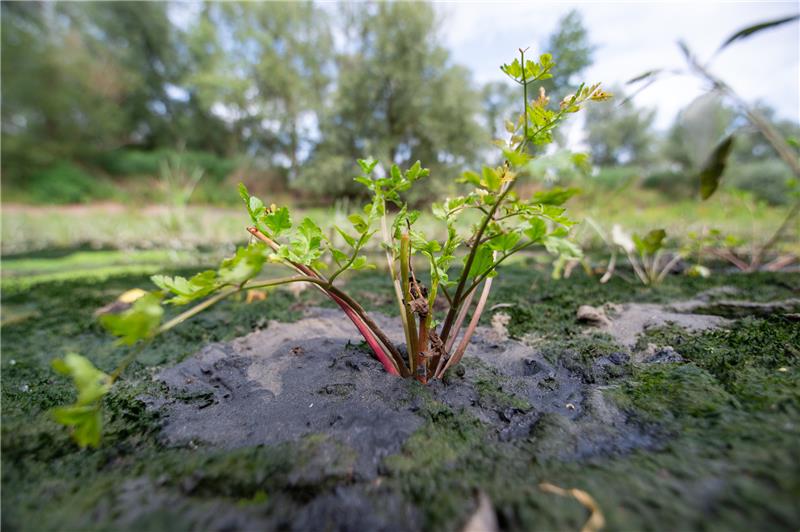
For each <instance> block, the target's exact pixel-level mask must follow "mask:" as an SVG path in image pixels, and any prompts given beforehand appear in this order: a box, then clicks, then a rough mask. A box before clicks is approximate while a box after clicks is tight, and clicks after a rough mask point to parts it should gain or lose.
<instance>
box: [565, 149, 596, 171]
mask: <svg viewBox="0 0 800 532" xmlns="http://www.w3.org/2000/svg"><path fill="white" fill-rule="evenodd" d="M570 158H571V159H572V164H573V165H574V166H575V168H577V169H578V171H580V172H581V173H582V174H584V175H589V172H591V171H592V160H591V158H590V157H589V154H588V153H573V154H572V156H571V157H570Z"/></svg>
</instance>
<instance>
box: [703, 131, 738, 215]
mask: <svg viewBox="0 0 800 532" xmlns="http://www.w3.org/2000/svg"><path fill="white" fill-rule="evenodd" d="M732 146H733V135H728V136H727V137H725V138H724V139H722V141H721V142H720V143H719V144H717V145H716V147H715V148H714V151H712V152H711V155H710V156H709V158H708V160H707V161H706V163H705V165H703V169H702V170H700V197H701V198H702V199H704V200H707V199H708V198H710V197H711V196H712V195H713V194H714V192H715V191H716V190H717V187H719V180H720V178H721V177H722V173H723V172H724V171H725V165H726V164H727V161H728V155H730V153H731V147H732Z"/></svg>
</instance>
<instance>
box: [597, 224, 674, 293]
mask: <svg viewBox="0 0 800 532" xmlns="http://www.w3.org/2000/svg"><path fill="white" fill-rule="evenodd" d="M666 237H667V232H666V231H664V230H663V229H653V230H652V231H650V232H649V233H647V234H646V235H644V236H639V235H637V234H635V233H634V234H633V235H629V234H628V233H626V232H625V231H623V229H622V228H621V227H620V226H619V225H615V226H614V227H613V229H612V230H611V241H612V242H613V244H614V245H615V246H617V247H618V248H619V249H621V250H622V251H623V253H625V256H626V257H627V259H628V262H629V263H630V265H631V267H632V268H633V272H634V274H636V277H637V278H638V279H639V280H640V281H641V282H642V284H645V285H655V284H661V282H662V281H663V280H664V277H666V276H667V274H668V273H669V272H671V271H672V269H673V268H674V267H675V265H676V264H677V263H678V262H679V261H680V260H681V259H682V258H683V253H682V252H680V251H678V252H673V253H672V254H671V256H670V255H668V254H667V252H666V250H665V249H664V240H665V239H666ZM615 263H616V250H615V251H614V252H613V253H612V256H611V262H610V263H609V268H608V269H607V270H606V275H605V276H603V278H602V279H601V282H606V281H608V278H610V276H611V275H613V272H614V264H615ZM606 276H608V277H606Z"/></svg>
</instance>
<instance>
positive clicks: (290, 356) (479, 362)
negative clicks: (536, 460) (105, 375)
mask: <svg viewBox="0 0 800 532" xmlns="http://www.w3.org/2000/svg"><path fill="white" fill-rule="evenodd" d="M376 320H377V321H378V323H380V324H382V326H383V327H384V328H385V329H386V330H387V331H388V334H389V335H390V337H394V338H395V339H398V337H400V336H401V335H402V332H401V331H400V330H397V328H396V326H395V325H394V323H393V321H392V320H391V319H389V318H387V317H384V316H382V315H376ZM495 337H496V334H495V333H494V331H492V330H491V329H482V330H479V331H478V334H477V335H476V337H475V340H474V341H473V343H472V345H471V346H470V348H469V350H468V352H467V354H466V356H465V359H464V361H463V362H462V364H461V365H460V366H459V367H456V368H454V369H453V370H452V371H450V372H449V374H448V375H447V376H446V378H445V379H444V381H443V382H439V381H437V382H434V383H431V384H430V385H429V386H428V389H427V390H426V393H425V394H422V393H421V390H420V387H421V385H419V384H418V383H415V382H413V381H408V380H401V379H397V378H393V377H391V376H390V375H388V374H386V372H385V371H384V370H383V369H382V367H381V365H380V364H379V363H378V362H377V361H375V360H374V359H372V358H370V356H369V355H368V353H367V352H365V351H364V350H363V349H362V348H360V347H359V346H357V345H356V343H357V342H358V337H357V332H356V331H355V330H354V329H353V328H352V326H350V325H349V323H348V322H347V321H345V320H343V319H342V317H341V315H340V313H339V312H336V311H334V310H328V309H317V308H314V309H310V310H309V311H307V312H306V314H305V317H304V318H303V319H301V320H299V321H297V322H294V323H278V322H271V323H270V324H269V325H268V327H267V328H266V329H265V330H262V331H258V332H254V333H252V334H249V335H247V336H245V337H243V338H240V339H237V340H234V341H233V342H228V343H220V344H213V345H210V346H207V347H206V348H204V349H203V350H201V351H200V352H199V353H197V354H196V355H194V356H192V357H190V358H188V359H186V360H184V361H183V362H181V363H180V364H177V365H176V366H174V367H172V368H168V369H166V370H164V371H162V372H161V373H159V374H158V375H157V376H156V379H157V380H158V381H159V382H161V383H163V384H164V385H165V388H166V389H165V391H164V393H163V394H162V395H161V396H160V397H157V398H148V402H149V403H150V404H151V406H152V408H155V409H157V410H158V411H159V412H160V414H161V415H162V417H163V419H164V420H165V421H164V426H163V432H162V434H163V437H164V440H165V442H166V443H167V444H169V445H186V444H189V443H191V444H194V445H212V446H218V447H224V448H236V447H246V446H252V445H260V444H276V443H282V442H292V441H297V440H299V439H300V438H302V437H304V436H308V435H312V434H324V435H326V436H327V437H329V438H330V439H331V440H335V441H338V442H340V443H342V444H344V445H346V446H347V447H348V448H350V449H353V450H354V451H355V453H356V455H357V460H356V462H355V469H354V471H353V473H354V475H356V477H358V478H360V479H372V478H374V477H375V476H376V475H378V474H379V472H380V466H381V462H382V460H383V459H384V458H385V457H386V456H389V455H392V454H395V453H397V452H399V451H400V449H401V448H402V446H403V444H404V443H405V442H406V441H407V440H408V438H409V436H411V434H413V433H414V432H415V431H416V430H417V429H419V428H420V426H421V425H422V424H423V423H424V421H425V418H424V416H423V415H421V414H420V410H421V409H422V403H423V402H424V401H431V400H433V401H438V402H441V403H442V404H443V405H446V407H448V408H450V409H452V410H454V411H457V412H459V413H462V414H465V415H468V416H470V417H473V418H474V419H476V420H478V421H479V422H480V423H482V424H483V425H485V426H486V427H491V428H492V431H493V434H494V435H495V437H496V438H497V439H499V440H500V441H509V440H513V439H520V438H529V437H532V438H533V440H534V441H535V443H536V445H537V447H538V448H539V450H540V456H541V457H542V458H549V457H559V458H562V459H577V458H589V457H592V456H596V455H600V454H609V453H614V452H624V451H628V450H630V449H634V448H639V447H647V446H652V445H654V444H655V443H656V441H657V438H656V437H655V435H654V434H653V431H648V430H647V429H646V428H645V427H643V425H642V424H641V423H639V422H637V421H636V420H635V419H632V418H631V416H629V415H627V414H625V413H623V412H622V411H620V410H619V409H618V408H616V407H615V406H614V404H613V403H610V402H609V401H606V400H605V398H604V396H603V391H602V389H601V383H602V382H603V380H602V379H597V378H596V375H597V374H598V373H603V372H604V371H606V369H607V367H608V366H614V367H616V368H624V365H625V364H626V363H627V362H628V355H627V354H625V353H623V352H619V353H617V354H615V355H614V356H611V357H601V358H598V359H597V360H595V361H594V363H593V364H592V366H591V367H588V368H581V367H580V366H575V365H573V366H572V367H569V368H568V367H565V366H564V365H563V364H560V363H555V364H554V363H551V362H550V361H548V360H547V359H546V358H545V357H544V356H543V355H542V353H541V352H538V351H536V350H535V349H532V348H530V347H527V346H525V345H524V344H522V343H520V342H517V341H514V340H505V341H497V340H496V339H495ZM589 383H591V384H589Z"/></svg>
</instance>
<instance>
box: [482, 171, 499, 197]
mask: <svg viewBox="0 0 800 532" xmlns="http://www.w3.org/2000/svg"><path fill="white" fill-rule="evenodd" d="M482 175H483V179H482V180H481V185H482V186H483V187H485V188H486V189H487V190H489V191H491V192H496V191H498V190H499V189H500V183H501V182H500V175H499V174H498V172H497V170H496V169H494V168H489V167H488V166H484V167H483V169H482Z"/></svg>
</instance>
